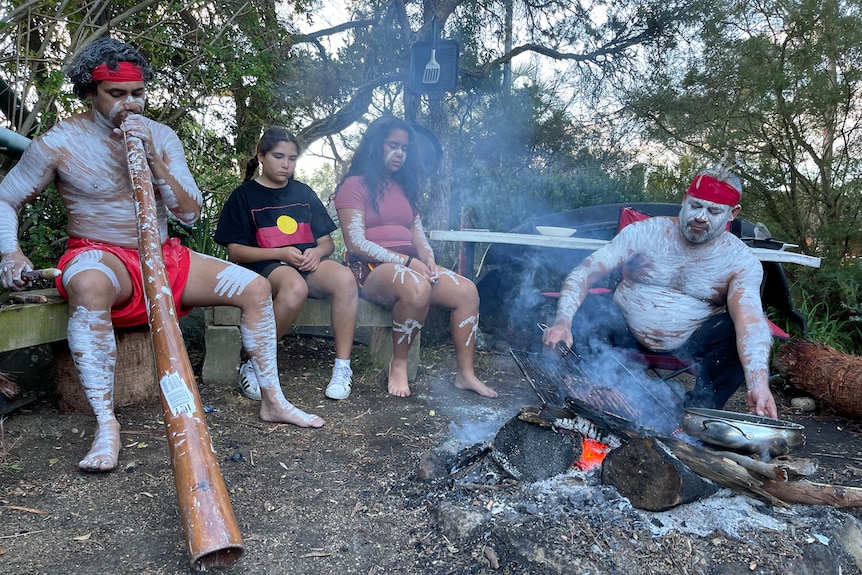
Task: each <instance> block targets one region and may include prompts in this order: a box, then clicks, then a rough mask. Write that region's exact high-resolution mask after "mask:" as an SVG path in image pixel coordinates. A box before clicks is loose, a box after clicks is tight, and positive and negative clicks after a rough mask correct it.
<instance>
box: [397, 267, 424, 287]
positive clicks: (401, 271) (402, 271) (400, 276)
mask: <svg viewBox="0 0 862 575" xmlns="http://www.w3.org/2000/svg"><path fill="white" fill-rule="evenodd" d="M408 276H409V277H410V279H412V280H413V283H415V284H418V283H419V282H420V280H421V279H422V276H420V275H419V274H417V273H416V272H414V271H413V270H411V269H410V268H408V267H407V266H403V265H401V264H395V271H394V273H393V274H392V283H395V282H396V281H398V280H401V284H402V285H404V282H405V281H406V280H407V277H408Z"/></svg>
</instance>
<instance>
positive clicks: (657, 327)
mask: <svg viewBox="0 0 862 575" xmlns="http://www.w3.org/2000/svg"><path fill="white" fill-rule="evenodd" d="M741 195H742V183H741V182H740V181H739V178H738V177H736V176H735V175H734V174H732V173H730V172H728V171H727V170H724V169H715V170H706V171H703V172H701V173H699V174H698V175H697V176H696V177H695V178H694V181H692V183H691V186H689V188H688V191H687V192H686V193H685V196H684V197H683V200H682V207H681V209H680V212H679V217H678V218H667V217H653V218H649V219H647V220H644V221H640V222H635V223H633V224H630V225H628V226H626V227H624V228H623V229H622V230H620V232H619V234H617V236H616V237H615V238H614V239H613V240H612V241H611V242H609V243H608V244H607V245H605V246H602V247H601V248H600V249H598V250H597V251H596V252H595V253H593V254H592V255H591V256H590V257H588V258H587V259H586V260H584V261H583V262H582V263H581V264H580V265H579V266H577V267H576V268H575V269H574V270H573V271H572V272H571V273H570V274H569V276H568V278H566V281H565V284H564V285H563V291H562V293H561V295H560V302H559V304H558V307H557V315H556V319H555V321H554V325H553V326H551V327H550V328H548V329H546V330H545V333H544V335H543V338H542V339H543V343H544V344H545V345H546V346H549V347H551V348H553V347H555V346H556V345H557V343H559V342H561V341H563V342H565V343H566V344H568V345H572V344H573V343H574V345H575V346H576V349H577V350H578V351H579V352H584V353H585V354H589V353H591V352H593V351H595V352H598V351H600V349H599V348H601V346H602V344H604V345H608V344H610V345H612V346H614V347H637V346H638V345H640V346H642V347H644V348H647V349H649V350H651V351H661V352H668V353H670V354H672V355H675V356H677V357H680V358H683V359H686V360H690V359H691V358H692V357H698V358H701V363H700V368H699V370H698V375H697V380H696V382H695V385H694V389H693V390H692V391H690V392H689V393H688V396H687V399H686V403H687V406H689V407H708V408H718V409H720V408H722V407H723V406H724V404H725V402H727V400H728V399H729V398H730V396H731V395H732V394H733V392H734V391H736V389H737V388H738V387H739V386H740V385H741V384H742V382H743V381H744V382H745V384H746V387H747V396H746V399H747V402H748V409H749V411H751V412H752V413H756V414H757V415H761V416H768V417H773V418H774V417H776V416H777V415H776V408H775V399H774V398H773V397H772V392H771V391H770V390H769V352H770V348H771V347H772V335H771V333H770V330H769V324H768V323H767V321H766V318H765V316H764V314H763V304H762V302H761V300H760V284H761V281H762V279H763V267H762V266H761V264H760V262H759V261H758V260H757V258H756V257H755V255H754V254H753V253H752V252H751V250H750V249H749V247H748V246H746V245H745V244H744V243H743V242H742V241H741V240H740V239H739V238H737V237H736V236H734V235H733V234H731V233H730V232H729V231H727V226H728V224H729V223H730V221H731V220H733V219H734V218H735V217H736V216H737V214H738V213H739V211H740V205H739V199H740V197H741ZM620 267H624V269H625V273H624V277H623V280H622V282H621V283H620V285H619V286H618V287H617V288H616V290H614V295H613V300H611V299H609V298H607V297H604V296H590V297H589V298H588V297H587V289H588V288H589V286H590V285H592V284H593V283H594V282H596V281H597V280H599V279H600V278H602V277H604V276H606V275H608V274H609V273H610V272H611V271H613V270H614V269H617V268H620ZM582 304H584V305H583V306H582ZM575 312H577V316H576V315H575ZM573 316H574V321H573ZM591 320H593V321H591ZM597 344H598V346H597Z"/></svg>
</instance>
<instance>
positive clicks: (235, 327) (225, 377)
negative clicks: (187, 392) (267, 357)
mask: <svg viewBox="0 0 862 575" xmlns="http://www.w3.org/2000/svg"><path fill="white" fill-rule="evenodd" d="M204 314H205V324H204V325H205V326H206V327H205V332H204V346H205V353H204V364H203V367H202V369H201V380H203V381H204V382H206V384H207V385H211V384H213V385H236V375H237V371H238V370H239V358H240V353H241V352H242V337H241V336H240V333H239V316H240V310H239V308H236V307H227V306H216V307H208V308H206V309H205V310H204Z"/></svg>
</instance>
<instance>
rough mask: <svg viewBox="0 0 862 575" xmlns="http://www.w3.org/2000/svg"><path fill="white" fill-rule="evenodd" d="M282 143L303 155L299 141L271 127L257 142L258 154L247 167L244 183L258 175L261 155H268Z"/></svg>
mask: <svg viewBox="0 0 862 575" xmlns="http://www.w3.org/2000/svg"><path fill="white" fill-rule="evenodd" d="M282 142H289V143H291V144H293V145H294V146H296V153H297V154H301V153H302V148H301V147H300V145H299V140H297V139H296V136H294V135H293V133H291V132H290V131H288V130H285V129H284V128H279V127H277V126H270V127H269V128H267V129H266V131H265V132H264V133H263V136H261V137H260V140H258V142H257V153H255V155H254V157H253V158H252V159H250V160H249V161H248V162H247V163H246V165H245V178H244V179H243V182H247V181H249V180H251V179H252V178H254V177H255V175H257V168H258V166H260V161H258V159H257V157H258V155H260V154H263V155H264V156H265V155H266V153H267V152H269V151H271V150H273V149H275V147H276V146H278V145H279V144H280V143H282Z"/></svg>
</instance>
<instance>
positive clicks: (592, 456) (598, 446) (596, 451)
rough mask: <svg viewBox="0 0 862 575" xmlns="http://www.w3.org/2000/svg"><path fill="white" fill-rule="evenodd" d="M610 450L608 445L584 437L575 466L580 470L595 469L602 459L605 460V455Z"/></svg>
mask: <svg viewBox="0 0 862 575" xmlns="http://www.w3.org/2000/svg"><path fill="white" fill-rule="evenodd" d="M610 450H611V446H610V445H606V444H604V443H602V442H600V441H596V440H595V439H590V438H589V437H585V438H584V442H583V444H582V451H581V458H580V459H578V460H577V461H576V462H575V467H576V468H578V469H580V470H581V471H590V470H591V469H595V468H596V467H599V466H600V465H601V464H602V461H604V460H605V455H607V454H608V452H609V451H610Z"/></svg>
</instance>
